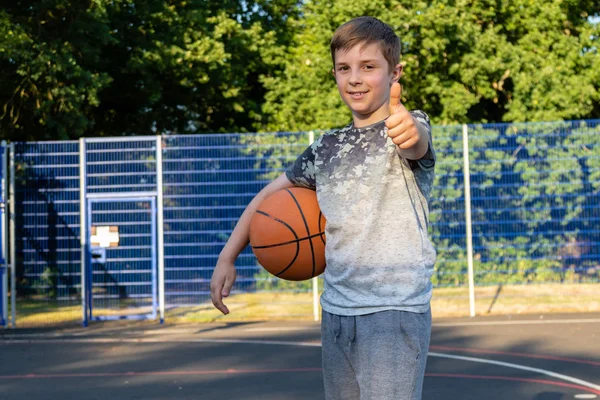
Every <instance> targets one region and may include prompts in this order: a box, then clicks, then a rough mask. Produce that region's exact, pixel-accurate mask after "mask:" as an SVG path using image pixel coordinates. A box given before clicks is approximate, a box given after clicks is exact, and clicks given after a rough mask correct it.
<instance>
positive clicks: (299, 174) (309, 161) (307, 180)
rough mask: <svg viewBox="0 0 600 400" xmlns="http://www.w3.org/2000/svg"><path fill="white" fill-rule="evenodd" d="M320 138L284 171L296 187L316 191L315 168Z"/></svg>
mask: <svg viewBox="0 0 600 400" xmlns="http://www.w3.org/2000/svg"><path fill="white" fill-rule="evenodd" d="M321 139H322V136H321V137H319V138H318V139H317V140H315V141H314V142H313V144H311V145H310V146H309V147H307V148H306V150H304V152H303V153H302V154H300V156H299V157H298V158H297V159H296V161H294V163H293V164H292V165H290V166H289V168H288V169H287V170H286V171H285V174H286V176H287V178H288V179H289V180H290V182H292V183H293V184H294V185H296V186H301V187H305V188H309V189H313V190H314V189H316V172H317V170H316V167H315V159H316V157H317V148H318V147H319V145H320V143H321Z"/></svg>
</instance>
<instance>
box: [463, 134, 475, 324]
mask: <svg viewBox="0 0 600 400" xmlns="http://www.w3.org/2000/svg"><path fill="white" fill-rule="evenodd" d="M463 162H464V169H463V171H464V186H465V225H466V236H467V238H466V239H467V265H468V269H469V314H470V316H471V317H474V316H475V279H474V277H473V229H472V221H471V172H470V166H469V128H468V126H467V125H466V124H464V125H463Z"/></svg>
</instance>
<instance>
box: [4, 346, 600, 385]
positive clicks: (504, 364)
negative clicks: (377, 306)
mask: <svg viewBox="0 0 600 400" xmlns="http://www.w3.org/2000/svg"><path fill="white" fill-rule="evenodd" d="M23 343H26V344H32V343H40V344H44V343H226V344H258V345H278V346H296V347H321V343H320V342H285V341H277V340H243V339H177V338H175V339H173V338H171V339H170V340H165V339H161V338H68V339H45V340H44V339H42V340H34V339H30V340H23V339H15V340H4V341H0V345H2V344H4V345H9V344H23ZM428 356H429V357H439V358H450V359H455V360H462V361H471V362H478V363H483V364H493V365H498V366H501V367H507V368H513V369H519V370H522V371H529V372H535V373H538V374H542V375H547V376H551V377H553V378H557V379H561V380H563V381H567V382H571V383H576V384H578V385H581V386H585V387H588V388H590V389H594V390H600V386H599V385H596V384H593V383H591V382H587V381H584V380H581V379H578V378H574V377H572V376H568V375H563V374H558V373H556V372H552V371H548V370H545V369H541V368H532V367H527V366H525V365H521V364H513V363H507V362H502V361H494V360H487V359H484V358H476V357H465V356H459V355H454V354H446V353H437V352H429V353H428Z"/></svg>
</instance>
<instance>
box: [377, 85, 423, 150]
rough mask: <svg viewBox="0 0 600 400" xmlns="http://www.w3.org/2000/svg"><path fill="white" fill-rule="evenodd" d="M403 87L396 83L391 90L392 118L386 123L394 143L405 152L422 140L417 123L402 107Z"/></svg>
mask: <svg viewBox="0 0 600 400" xmlns="http://www.w3.org/2000/svg"><path fill="white" fill-rule="evenodd" d="M401 98H402V87H401V86H400V84H399V83H398V82H394V84H393V85H392V88H391V89H390V116H389V117H388V119H387V120H386V121H385V126H386V127H387V134H388V136H389V137H390V138H392V142H394V144H396V145H398V147H400V148H401V149H403V150H406V149H410V148H411V147H413V146H414V145H416V144H417V143H419V139H420V138H421V133H420V132H419V129H418V127H417V121H415V119H414V118H413V116H412V115H411V114H410V113H409V112H408V110H407V109H406V107H404V105H402V101H401Z"/></svg>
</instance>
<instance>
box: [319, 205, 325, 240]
mask: <svg viewBox="0 0 600 400" xmlns="http://www.w3.org/2000/svg"><path fill="white" fill-rule="evenodd" d="M322 216H323V212H322V211H319V232H321V233H320V234H319V235H320V236H321V241H322V242H323V244H325V235H324V234H323V233H324V231H325V227H324V226H321V217H322Z"/></svg>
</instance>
